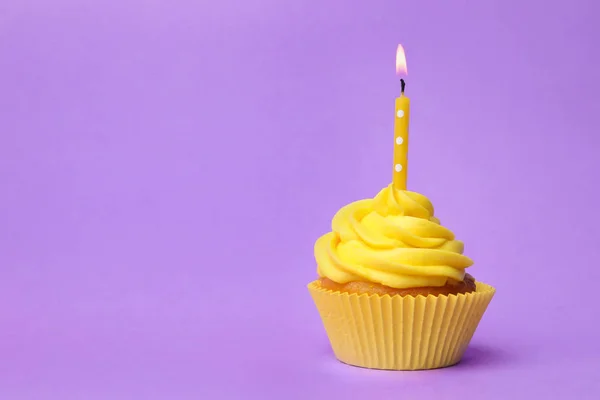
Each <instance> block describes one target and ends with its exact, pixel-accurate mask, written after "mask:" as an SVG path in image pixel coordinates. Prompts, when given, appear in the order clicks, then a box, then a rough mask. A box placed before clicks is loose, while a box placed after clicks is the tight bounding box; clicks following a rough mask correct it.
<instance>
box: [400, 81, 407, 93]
mask: <svg viewBox="0 0 600 400" xmlns="http://www.w3.org/2000/svg"><path fill="white" fill-rule="evenodd" d="M405 87H406V82H404V79H400V93H402V94H404V88H405Z"/></svg>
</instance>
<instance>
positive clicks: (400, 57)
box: [396, 44, 408, 75]
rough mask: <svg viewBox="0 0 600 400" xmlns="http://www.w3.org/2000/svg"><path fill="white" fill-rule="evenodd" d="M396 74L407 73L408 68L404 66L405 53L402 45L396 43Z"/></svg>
mask: <svg viewBox="0 0 600 400" xmlns="http://www.w3.org/2000/svg"><path fill="white" fill-rule="evenodd" d="M396 74H398V75H408V69H407V68H406V54H405V53H404V47H402V45H401V44H399V45H398V50H396Z"/></svg>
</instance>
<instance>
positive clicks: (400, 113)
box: [396, 110, 404, 118]
mask: <svg viewBox="0 0 600 400" xmlns="http://www.w3.org/2000/svg"><path fill="white" fill-rule="evenodd" d="M396 115H397V116H398V118H402V117H404V110H398V112H397V113H396Z"/></svg>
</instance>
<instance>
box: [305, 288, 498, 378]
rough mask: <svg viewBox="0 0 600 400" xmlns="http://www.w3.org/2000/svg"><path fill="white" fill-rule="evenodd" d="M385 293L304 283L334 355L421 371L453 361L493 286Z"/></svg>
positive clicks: (349, 361)
mask: <svg viewBox="0 0 600 400" xmlns="http://www.w3.org/2000/svg"><path fill="white" fill-rule="evenodd" d="M476 285H477V288H476V290H475V291H474V292H471V293H464V294H462V293H461V294H456V295H454V294H450V295H438V296H434V295H429V296H427V297H425V296H416V297H415V296H399V295H396V296H389V295H383V296H381V295H378V294H371V295H368V294H360V295H359V294H357V293H347V292H345V293H344V292H339V291H332V290H328V289H325V288H323V287H322V286H321V284H320V282H319V281H318V280H317V281H314V282H311V283H310V284H309V285H308V289H309V291H310V294H311V296H312V298H313V300H314V302H315V304H316V306H317V309H318V310H319V314H320V315H321V319H322V320H323V324H324V326H325V330H326V332H327V336H328V337H329V341H330V343H331V347H332V348H333V352H334V353H335V356H336V357H337V358H338V359H339V360H340V361H341V362H343V363H346V364H350V365H355V366H359V367H365V368H374V369H387V370H420V369H434V368H442V367H448V366H451V365H454V364H456V363H458V362H459V361H460V360H461V358H462V356H463V354H464V352H465V350H466V348H467V345H468V344H469V342H470V341H471V337H472V336H473V333H474V332H475V329H476V328H477V325H478V324H479V321H480V320H481V317H482V316H483V314H484V312H485V310H486V308H487V306H488V304H489V303H490V301H491V300H492V297H493V296H494V293H495V289H494V288H493V287H491V286H489V285H486V284H484V283H481V282H477V284H476Z"/></svg>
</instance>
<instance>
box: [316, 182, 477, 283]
mask: <svg viewBox="0 0 600 400" xmlns="http://www.w3.org/2000/svg"><path fill="white" fill-rule="evenodd" d="M463 250H464V244H463V242H461V241H458V240H455V239H454V234H453V233H452V231H450V230H449V229H447V228H445V227H443V226H442V225H440V221H439V220H438V219H437V218H436V217H434V215H433V205H432V204H431V202H430V201H429V199H427V197H425V196H423V195H422V194H419V193H415V192H410V191H406V190H396V189H394V188H393V187H392V185H391V184H390V185H389V186H388V187H386V188H384V189H383V190H381V191H380V192H379V193H378V194H377V196H375V198H373V199H366V200H359V201H356V202H354V203H350V204H348V205H347V206H345V207H343V208H342V209H340V210H339V211H338V212H337V213H336V214H335V216H334V217H333V221H332V232H329V233H327V234H325V235H323V236H321V237H320V238H319V239H318V240H317V242H316V243H315V258H316V260H317V265H318V273H319V276H321V277H327V278H329V279H331V280H332V281H334V282H337V283H342V284H343V283H347V282H352V281H367V282H374V283H380V284H382V285H386V286H389V287H393V288H399V289H401V288H413V287H425V286H444V285H445V284H446V283H447V281H448V280H449V279H452V280H456V281H461V280H463V278H464V275H465V268H467V267H469V266H471V265H472V264H473V261H472V260H471V259H470V258H469V257H466V256H464V255H462V253H463Z"/></svg>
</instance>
